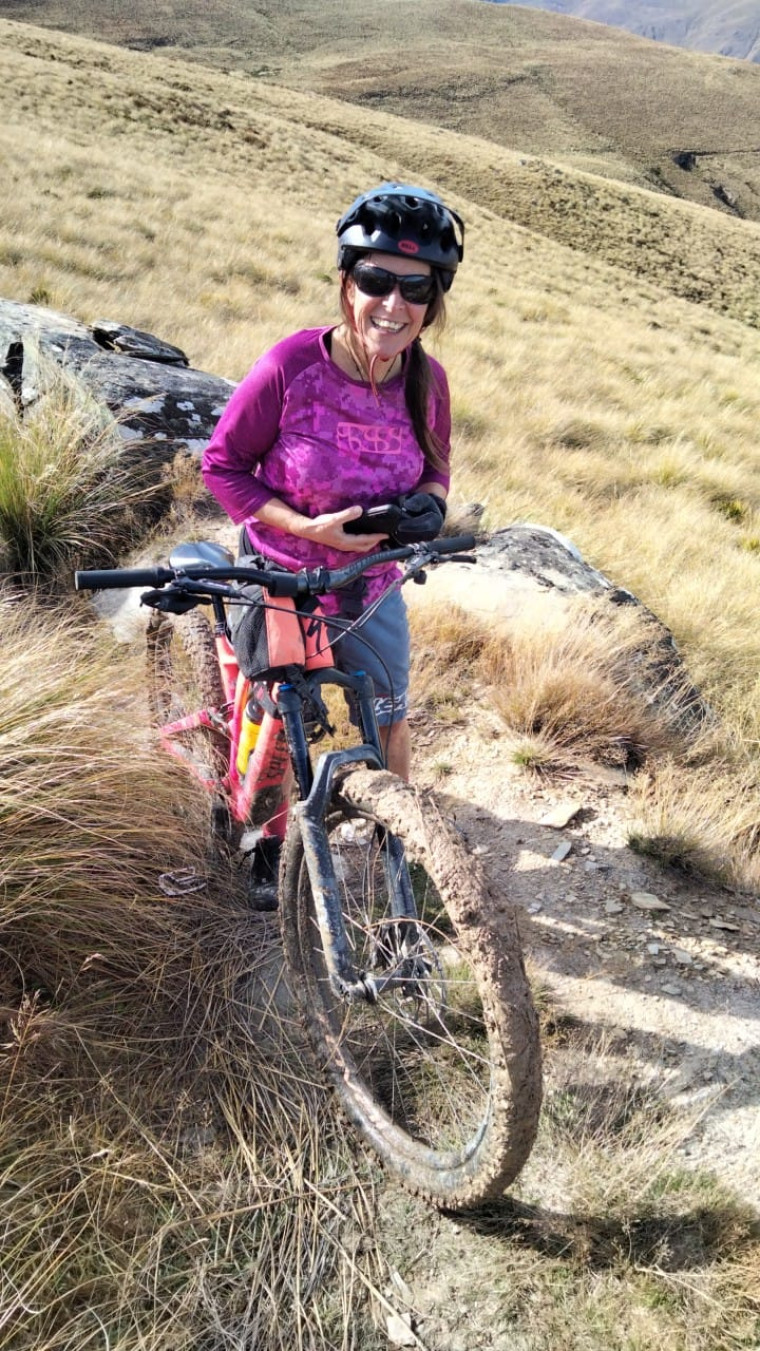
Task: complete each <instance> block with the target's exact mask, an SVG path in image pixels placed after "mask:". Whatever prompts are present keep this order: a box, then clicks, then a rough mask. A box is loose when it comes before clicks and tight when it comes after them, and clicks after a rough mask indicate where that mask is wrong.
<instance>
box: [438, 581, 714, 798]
mask: <svg viewBox="0 0 760 1351" xmlns="http://www.w3.org/2000/svg"><path fill="white" fill-rule="evenodd" d="M414 635H415V652H416V656H415V678H416V680H417V682H418V684H419V687H420V694H421V697H422V698H423V699H424V700H425V702H426V703H427V704H428V705H429V706H430V707H432V708H433V709H434V710H435V711H436V713H437V714H438V715H439V716H440V711H441V709H442V708H448V709H449V711H450V712H449V715H450V716H452V717H453V716H460V717H461V716H463V713H464V709H463V705H465V703H466V702H467V700H468V699H471V697H472V694H473V691H475V690H477V691H479V692H480V693H481V694H482V693H483V692H485V693H486V698H487V700H488V702H489V703H490V704H491V705H492V706H493V707H494V708H495V709H496V711H497V712H498V713H499V714H500V716H501V718H502V720H503V722H504V724H505V725H506V727H507V728H508V730H509V733H510V734H511V736H512V737H513V739H514V742H515V747H514V758H515V759H516V760H518V762H519V763H524V764H526V765H527V764H529V765H531V766H532V767H535V768H538V767H540V768H544V769H547V770H553V771H564V770H572V769H573V768H576V769H577V768H578V767H580V766H581V765H583V764H584V763H587V762H590V761H592V762H597V763H602V764H608V765H615V766H618V767H622V768H626V769H631V770H633V769H636V768H638V767H640V766H641V765H642V764H643V763H644V760H645V759H646V757H647V756H648V755H650V754H651V755H657V754H660V753H662V752H663V751H664V750H666V749H671V748H672V747H673V746H674V745H675V744H677V743H678V741H679V739H680V736H681V735H682V730H683V727H684V724H685V721H686V719H687V718H688V716H689V709H690V707H692V706H693V705H694V704H695V701H696V696H695V693H694V691H693V689H691V687H690V686H689V684H688V681H687V679H686V677H685V675H684V674H682V673H681V672H680V670H679V668H678V665H677V662H676V661H675V660H674V657H673V652H672V649H671V648H670V646H669V644H668V643H667V641H666V635H665V634H664V632H663V630H662V629H661V627H660V626H659V625H657V624H656V623H655V621H653V620H652V619H651V618H647V617H646V616H642V614H641V612H640V611H639V610H637V609H635V608H631V609H627V608H624V609H622V610H621V609H611V608H610V607H608V606H600V605H598V604H591V605H589V606H583V605H578V606H577V607H576V608H575V609H574V610H573V613H572V616H571V617H568V622H567V624H566V626H565V627H564V628H562V629H559V630H554V629H552V630H550V629H538V628H536V629H530V628H528V627H527V625H526V626H524V627H523V626H520V627H515V628H513V629H512V631H511V632H510V633H509V634H508V635H506V634H505V635H495V634H494V631H493V629H492V628H488V627H486V626H485V625H484V624H483V623H482V621H480V620H475V619H472V618H471V617H470V616H468V615H467V614H465V613H464V612H463V611H462V610H460V609H459V608H458V607H456V606H451V607H448V608H447V609H446V611H445V613H443V614H441V613H440V611H439V610H436V611H435V612H433V613H431V614H429V615H415V616H414ZM697 702H698V701H697Z"/></svg>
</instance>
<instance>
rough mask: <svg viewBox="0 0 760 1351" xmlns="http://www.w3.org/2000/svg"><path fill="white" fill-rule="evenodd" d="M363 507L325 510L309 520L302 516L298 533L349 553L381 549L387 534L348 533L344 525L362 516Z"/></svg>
mask: <svg viewBox="0 0 760 1351" xmlns="http://www.w3.org/2000/svg"><path fill="white" fill-rule="evenodd" d="M361 514H362V508H361V507H346V508H345V510H344V511H330V512H325V514H324V515H323V516H315V517H314V518H313V519H311V520H308V518H307V517H305V516H303V517H301V521H302V522H303V524H302V525H300V527H299V530H298V534H299V535H300V536H301V537H302V539H310V540H313V541H314V543H315V544H324V545H326V546H327V548H328V549H344V550H345V551H346V552H347V553H357V554H368V553H371V552H372V550H373V549H379V547H380V545H381V544H382V542H383V540H385V539H387V538H388V536H387V535H347V534H346V532H345V530H344V529H343V526H344V524H345V522H346V521H355V520H356V518H357V516H361ZM294 533H295V531H294Z"/></svg>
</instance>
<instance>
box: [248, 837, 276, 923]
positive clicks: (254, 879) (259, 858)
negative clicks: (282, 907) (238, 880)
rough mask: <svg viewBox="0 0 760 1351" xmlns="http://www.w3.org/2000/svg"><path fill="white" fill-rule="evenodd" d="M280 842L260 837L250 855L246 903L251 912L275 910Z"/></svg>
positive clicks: (271, 838)
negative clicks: (247, 902)
mask: <svg viewBox="0 0 760 1351" xmlns="http://www.w3.org/2000/svg"><path fill="white" fill-rule="evenodd" d="M281 853H282V840H278V839H277V838H276V836H274V835H261V836H260V837H259V839H258V840H257V841H256V844H255V845H254V848H253V853H252V855H251V871H250V876H249V880H248V901H249V904H250V907H251V909H252V910H276V909H277V906H278V903H279V885H278V874H279V871H280V854H281Z"/></svg>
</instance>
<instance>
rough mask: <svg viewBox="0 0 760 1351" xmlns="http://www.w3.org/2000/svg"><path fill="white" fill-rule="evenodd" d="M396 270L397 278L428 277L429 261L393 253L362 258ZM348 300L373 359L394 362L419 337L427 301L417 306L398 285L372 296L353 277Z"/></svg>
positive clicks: (348, 288)
mask: <svg viewBox="0 0 760 1351" xmlns="http://www.w3.org/2000/svg"><path fill="white" fill-rule="evenodd" d="M361 261H362V262H365V263H372V264H374V265H375V266H377V267H382V268H384V269H385V270H386V272H393V273H395V275H396V276H397V277H405V276H408V277H411V276H416V277H419V276H420V275H424V276H427V277H429V276H430V273H431V267H430V264H429V263H426V262H422V261H419V260H417V259H415V258H403V257H397V256H396V254H394V253H368V254H365V255H364V256H363V258H362V260H361ZM346 299H347V302H348V306H349V309H350V311H351V314H352V316H353V322H354V326H355V329H356V332H357V334H358V336H359V340H360V342H361V344H362V347H363V349H364V351H365V352H366V354H367V356H368V358H369V360H370V361H372V359H373V358H375V357H376V358H378V359H379V360H380V361H393V360H394V358H395V357H397V356H398V354H399V352H403V351H404V350H405V348H407V347H408V346H409V344H410V343H412V342H414V339H415V338H416V337H418V336H419V334H420V332H421V330H422V325H423V324H424V322H425V315H426V314H427V309H428V305H427V303H425V304H421V305H416V304H414V303H412V302H410V301H408V300H404V298H403V296H402V295H401V292H400V291H399V289H398V287H397V286H396V287H394V289H393V290H392V291H391V293H390V295H387V296H369V295H365V294H364V292H363V291H360V290H359V287H358V286H357V284H356V282H355V280H354V278H353V277H351V276H349V278H348V281H347V283H346Z"/></svg>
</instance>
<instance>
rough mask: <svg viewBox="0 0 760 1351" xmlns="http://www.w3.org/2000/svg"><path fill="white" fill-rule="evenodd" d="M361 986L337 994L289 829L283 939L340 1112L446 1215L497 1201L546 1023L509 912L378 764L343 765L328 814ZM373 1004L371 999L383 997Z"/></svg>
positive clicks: (511, 1169) (537, 1078)
mask: <svg viewBox="0 0 760 1351" xmlns="http://www.w3.org/2000/svg"><path fill="white" fill-rule="evenodd" d="M325 829H326V831H327V834H328V838H329V844H330V852H331V856H332V862H333V866H334V869H335V874H336V878H337V881H338V887H339V891H340V894H341V909H342V914H343V922H344V925H345V928H346V932H347V935H348V940H349V945H350V948H351V953H352V960H353V963H354V969H355V975H356V978H357V980H365V981H366V983H367V985H368V988H369V990H370V992H371V993H370V997H369V998H368V999H367V1000H363V999H360V1000H356V1001H351V1002H347V1001H345V1000H344V999H342V998H340V997H339V996H338V995H337V994H336V993H335V991H334V990H333V988H332V986H331V983H330V980H329V978H328V974H327V965H326V960H325V955H324V951H323V947H322V938H321V934H320V930H319V926H318V924H317V920H316V914H315V906H314V899H313V895H312V888H311V885H310V881H309V875H308V871H307V867H306V859H305V853H304V846H303V840H302V837H301V832H300V830H299V829H298V828H297V825H296V824H295V823H293V826H292V828H291V829H290V831H289V833H288V838H287V840H286V845H285V853H284V858H283V871H282V896H283V916H282V919H283V936H284V941H285V951H286V956H287V959H288V963H289V966H290V969H291V972H292V975H293V983H294V986H295V991H296V993H297V994H298V996H299V999H300V1002H301V1006H302V1011H303V1015H304V1019H305V1022H306V1025H307V1028H308V1031H309V1033H310V1036H311V1039H312V1042H313V1044H314V1046H315V1049H316V1051H317V1054H318V1058H319V1060H320V1062H321V1063H322V1065H323V1066H324V1068H325V1071H326V1073H327V1075H328V1077H329V1078H330V1079H331V1080H332V1083H333V1085H334V1087H335V1089H336V1091H337V1093H338V1095H339V1097H340V1099H341V1102H342V1104H343V1107H344V1109H345V1110H346V1112H347V1113H348V1115H349V1117H350V1118H351V1119H352V1120H353V1122H354V1123H355V1124H356V1126H357V1127H358V1128H359V1130H360V1131H361V1133H362V1134H363V1135H364V1137H365V1138H366V1139H367V1140H368V1141H369V1143H370V1144H371V1146H372V1147H373V1148H374V1149H375V1150H376V1151H377V1153H378V1154H379V1156H380V1157H381V1159H382V1160H383V1161H384V1162H385V1164H386V1165H388V1166H389V1167H390V1168H392V1169H393V1170H394V1172H395V1173H397V1174H398V1176H399V1177H400V1178H401V1180H402V1181H403V1182H404V1183H405V1184H406V1186H408V1187H409V1188H410V1189H411V1190H412V1191H414V1192H416V1193H417V1194H419V1195H422V1196H424V1197H426V1198H427V1199H429V1200H431V1201H433V1202H434V1203H436V1204H438V1205H441V1206H445V1207H447V1208H450V1209H462V1210H464V1209H467V1208H470V1207H472V1206H473V1205H476V1204H478V1203H479V1202H482V1201H484V1200H486V1199H488V1198H492V1197H495V1196H498V1195H500V1194H501V1193H503V1191H504V1189H505V1188H506V1187H507V1186H508V1185H509V1183H510V1182H512V1181H513V1180H514V1178H515V1177H516V1176H517V1174H518V1172H519V1171H520V1169H521V1168H522V1166H523V1164H524V1163H525V1161H526V1159H527V1157H528V1155H529V1153H530V1150H531V1147H532V1145H533V1141H534V1138H535V1134H536V1129H537V1124H538V1113H539V1108H540V1101H541V1063H540V1047H539V1037H538V1023H537V1018H536V1014H535V1010H534V1008H533V1003H532V998H531V994H530V988H529V985H528V981H527V978H526V975H525V968H524V963H523V959H522V954H521V950H520V943H519V937H518V933H517V925H516V920H515V916H514V913H513V911H512V909H511V907H506V906H502V907H500V906H499V905H498V903H497V902H496V900H495V898H494V897H493V896H492V895H491V894H490V893H489V890H488V887H487V885H486V882H485V878H484V875H483V872H482V869H481V868H480V866H479V865H478V863H477V861H476V860H475V859H474V858H472V857H471V856H470V854H469V853H468V851H467V849H466V847H465V845H464V843H463V842H462V840H461V837H460V836H459V834H458V833H457V831H456V830H455V828H454V827H453V826H451V825H450V824H449V823H447V822H446V821H445V820H444V818H443V817H442V815H441V813H440V811H439V809H438V808H437V806H436V804H435V802H434V800H433V799H432V798H431V797H430V796H429V795H425V794H422V793H419V792H418V791H416V790H415V789H413V788H411V787H410V786H409V785H407V784H404V783H402V782H401V781H400V780H399V779H397V778H395V776H393V775H391V774H388V773H386V772H385V771H380V770H367V769H364V768H359V769H353V770H349V771H348V772H347V773H346V775H345V777H343V778H342V779H341V780H340V783H339V784H338V785H337V786H336V789H335V791H334V793H333V800H332V803H331V806H330V811H329V813H328V815H327V819H326V821H325ZM388 832H392V833H393V834H394V835H395V836H396V837H397V838H398V839H400V840H401V842H402V844H403V847H404V853H405V857H406V860H407V864H406V866H408V869H409V877H410V881H411V885H412V889H413V892H414V896H415V901H416V907H417V915H418V918H417V919H416V920H413V921H411V920H409V919H404V918H402V919H399V918H398V917H397V916H396V915H394V913H393V911H392V909H391V894H392V890H393V886H392V877H391V873H392V865H391V864H390V862H389V855H388V849H387V844H386V841H387V833H388ZM373 1000H374V1002H373Z"/></svg>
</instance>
